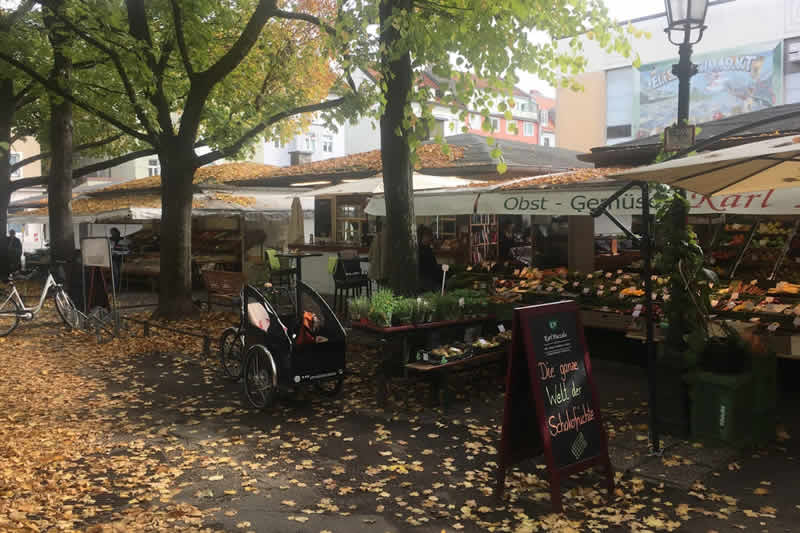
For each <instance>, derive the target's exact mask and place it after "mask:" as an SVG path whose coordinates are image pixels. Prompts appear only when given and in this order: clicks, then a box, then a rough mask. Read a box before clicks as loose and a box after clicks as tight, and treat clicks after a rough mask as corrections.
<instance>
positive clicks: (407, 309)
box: [392, 298, 417, 325]
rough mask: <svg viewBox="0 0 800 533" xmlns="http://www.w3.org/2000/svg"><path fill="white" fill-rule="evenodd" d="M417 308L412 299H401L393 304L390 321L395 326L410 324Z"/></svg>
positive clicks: (415, 302)
mask: <svg viewBox="0 0 800 533" xmlns="http://www.w3.org/2000/svg"><path fill="white" fill-rule="evenodd" d="M416 306H417V301H416V300H414V299H412V298H401V299H398V300H397V301H396V302H395V303H394V309H393V311H392V321H393V323H395V324H397V325H406V324H411V320H412V317H413V316H414V308H416Z"/></svg>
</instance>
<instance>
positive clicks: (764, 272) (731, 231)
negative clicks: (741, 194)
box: [710, 220, 800, 279]
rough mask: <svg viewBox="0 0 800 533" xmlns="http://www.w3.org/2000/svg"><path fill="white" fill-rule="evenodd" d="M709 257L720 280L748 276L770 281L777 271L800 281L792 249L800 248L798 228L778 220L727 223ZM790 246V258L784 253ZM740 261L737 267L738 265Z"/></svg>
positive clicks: (799, 271) (782, 275)
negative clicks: (776, 269)
mask: <svg viewBox="0 0 800 533" xmlns="http://www.w3.org/2000/svg"><path fill="white" fill-rule="evenodd" d="M723 229H724V231H722V232H721V233H720V235H719V236H718V238H717V241H716V244H715V246H714V249H713V250H712V251H711V254H710V263H711V265H712V266H713V268H714V270H715V271H716V272H717V274H718V275H720V276H721V277H730V276H731V275H732V274H734V275H747V276H750V277H753V278H760V279H767V278H769V277H770V276H771V275H772V271H773V270H774V269H775V266H776V264H778V265H779V266H780V269H779V270H778V271H777V272H776V274H779V275H780V276H781V277H782V278H787V277H788V278H790V279H800V268H798V264H797V263H796V261H795V260H794V257H793V255H794V254H793V253H791V251H792V250H793V248H792V247H800V242H798V241H797V240H796V239H795V234H796V231H797V225H796V224H793V223H790V222H782V221H779V220H769V221H748V222H746V223H731V224H725V226H724V227H723ZM787 244H789V250H790V254H789V256H790V257H789V258H785V257H784V254H783V250H784V248H785V247H786V245H787ZM737 261H738V264H737Z"/></svg>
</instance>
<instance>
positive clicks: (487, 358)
mask: <svg viewBox="0 0 800 533" xmlns="http://www.w3.org/2000/svg"><path fill="white" fill-rule="evenodd" d="M510 349H511V344H510V343H509V344H508V345H507V346H504V347H502V348H498V349H496V350H492V351H489V352H484V353H480V354H478V355H473V356H472V357H465V358H464V359H458V360H456V361H450V362H448V363H445V364H443V365H435V364H431V363H425V362H416V363H408V364H406V368H407V369H408V370H411V371H414V372H418V373H420V374H421V375H423V376H425V377H426V378H427V379H428V381H429V382H430V384H431V399H432V402H433V403H434V404H436V403H438V404H439V405H441V406H442V407H446V406H447V399H448V398H447V378H448V376H449V375H450V374H451V373H453V372H460V371H463V370H468V369H470V368H474V367H476V366H482V365H486V364H490V363H494V362H500V361H505V360H507V359H508V350H510Z"/></svg>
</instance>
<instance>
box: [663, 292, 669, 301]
mask: <svg viewBox="0 0 800 533" xmlns="http://www.w3.org/2000/svg"><path fill="white" fill-rule="evenodd" d="M664 301H665V302H668V301H669V293H666V292H665V293H664Z"/></svg>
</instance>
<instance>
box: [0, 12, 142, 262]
mask: <svg viewBox="0 0 800 533" xmlns="http://www.w3.org/2000/svg"><path fill="white" fill-rule="evenodd" d="M32 8H33V2H25V3H22V4H20V5H18V7H17V8H16V9H15V10H10V11H5V12H0V45H1V46H2V47H3V48H5V49H6V50H13V51H14V53H15V57H17V59H18V60H20V61H25V62H27V63H30V64H35V65H37V66H38V67H39V69H40V70H41V71H43V72H49V78H50V79H51V81H52V82H53V83H58V84H59V85H60V86H61V87H62V90H65V91H66V90H69V91H71V92H78V93H80V91H81V90H82V88H83V84H87V83H89V84H91V85H97V81H98V80H91V78H90V77H87V76H84V78H85V79H83V80H82V82H81V83H77V84H76V83H74V80H69V79H66V78H65V76H66V75H67V74H69V72H70V71H71V70H72V69H73V68H74V69H76V70H79V71H83V70H85V71H90V70H91V69H93V68H94V67H95V65H94V63H93V62H92V61H81V60H80V52H79V51H78V50H76V49H75V48H74V47H68V46H67V44H68V42H67V41H66V40H67V39H68V34H66V33H65V32H64V31H63V27H60V31H57V30H58V29H59V25H58V21H57V19H55V17H53V16H52V15H50V16H49V18H48V15H49V13H48V12H47V10H42V9H32ZM48 25H49V26H50V27H51V29H52V31H50V30H48V27H47V26H48ZM65 48H67V49H68V53H65ZM67 56H68V57H67ZM74 57H77V58H78V59H77V61H73V59H72V58H74ZM65 67H66V68H65ZM72 114H73V110H72V109H71V108H70V107H69V101H68V100H64V99H63V98H61V97H59V96H57V95H54V94H50V95H48V94H47V92H46V91H45V90H44V89H43V88H42V86H41V85H40V84H39V83H37V82H36V81H35V80H33V79H31V78H30V77H29V76H28V75H26V74H25V73H24V72H22V71H20V70H19V69H16V68H14V67H12V66H9V65H7V64H5V63H1V64H0V228H3V229H4V228H5V226H6V223H7V220H8V218H7V217H8V206H9V203H10V200H11V195H12V194H13V193H14V191H17V190H19V189H21V188H24V187H32V186H40V185H45V186H47V189H48V193H49V194H48V196H49V198H48V204H49V205H50V207H51V209H50V213H51V221H50V228H51V244H53V254H52V258H53V259H54V260H58V259H69V258H71V256H72V250H73V244H72V243H73V225H72V222H71V220H70V219H71V215H70V209H69V206H70V200H71V197H72V186H73V185H74V184H77V183H79V180H80V178H81V177H83V176H85V175H87V174H89V173H91V172H95V171H98V170H102V169H104V168H110V167H111V166H115V165H118V164H120V163H122V162H125V161H128V160H131V159H134V158H136V157H141V156H143V155H149V154H152V153H154V152H153V150H152V149H150V150H147V149H144V148H141V147H137V146H136V145H135V143H132V142H131V139H130V138H129V137H127V138H126V136H124V135H122V134H120V133H119V132H117V131H116V129H115V128H114V127H113V126H111V125H109V124H108V123H106V122H105V121H102V120H100V119H98V118H96V117H94V116H92V115H90V114H87V113H85V112H83V111H82V110H81V109H77V110H76V111H75V118H74V119H70V116H71V115H72ZM25 138H34V139H36V141H37V142H38V144H39V146H40V152H39V153H38V154H35V155H31V156H29V157H26V158H24V159H21V160H19V161H16V162H14V163H12V162H11V161H10V150H11V148H12V145H13V143H14V142H17V141H20V140H22V139H25ZM72 140H75V141H76V142H78V143H79V144H77V145H75V146H73V145H72ZM78 154H80V155H87V156H102V157H103V160H102V161H101V162H99V163H94V164H91V165H87V166H84V167H80V168H75V169H71V168H70V167H71V166H72V160H73V155H75V156H77V155H78ZM119 154H123V155H119ZM37 161H40V162H41V165H42V168H43V169H44V173H43V175H41V176H26V177H24V178H22V179H17V180H13V181H12V180H11V176H12V174H13V173H15V172H16V171H18V170H20V169H22V168H23V167H25V166H27V165H29V164H31V163H35V162H37Z"/></svg>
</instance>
